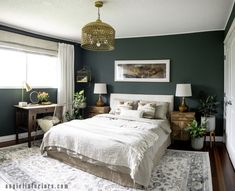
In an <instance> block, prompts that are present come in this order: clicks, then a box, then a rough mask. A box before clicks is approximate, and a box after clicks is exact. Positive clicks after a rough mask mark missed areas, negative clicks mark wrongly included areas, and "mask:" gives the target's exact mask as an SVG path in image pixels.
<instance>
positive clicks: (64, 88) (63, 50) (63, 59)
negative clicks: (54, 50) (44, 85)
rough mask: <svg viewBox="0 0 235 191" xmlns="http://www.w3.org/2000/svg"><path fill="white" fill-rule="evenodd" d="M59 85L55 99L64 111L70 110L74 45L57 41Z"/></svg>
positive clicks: (72, 90)
mask: <svg viewBox="0 0 235 191" xmlns="http://www.w3.org/2000/svg"><path fill="white" fill-rule="evenodd" d="M58 58H59V65H60V66H59V86H58V95H57V101H58V104H60V105H63V106H64V112H66V111H69V112H71V110H72V102H73V95H74V46H73V45H69V44H64V43H59V50H58Z"/></svg>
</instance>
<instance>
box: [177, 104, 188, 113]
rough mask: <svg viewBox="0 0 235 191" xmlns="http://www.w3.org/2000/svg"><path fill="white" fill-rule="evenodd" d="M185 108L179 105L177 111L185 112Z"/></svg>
mask: <svg viewBox="0 0 235 191" xmlns="http://www.w3.org/2000/svg"><path fill="white" fill-rule="evenodd" d="M187 109H188V108H187V106H186V105H179V111H180V112H185V111H187Z"/></svg>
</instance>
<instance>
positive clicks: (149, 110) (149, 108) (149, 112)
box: [137, 102, 156, 119]
mask: <svg viewBox="0 0 235 191" xmlns="http://www.w3.org/2000/svg"><path fill="white" fill-rule="evenodd" d="M137 110H139V111H143V112H144V113H143V117H144V118H148V119H154V117H155V110H156V104H155V103H151V102H150V103H143V102H139V103H138V108H137Z"/></svg>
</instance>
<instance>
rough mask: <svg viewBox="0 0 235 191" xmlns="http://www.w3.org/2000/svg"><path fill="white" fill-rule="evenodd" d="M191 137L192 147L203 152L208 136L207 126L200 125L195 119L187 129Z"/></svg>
mask: <svg viewBox="0 0 235 191" xmlns="http://www.w3.org/2000/svg"><path fill="white" fill-rule="evenodd" d="M185 130H186V131H188V132H189V134H190V136H191V146H192V148H193V149H195V150H201V149H202V148H203V146H204V135H205V134H206V125H205V124H204V123H201V124H199V123H198V122H197V121H196V120H195V119H194V120H193V121H192V122H191V123H189V124H188V126H187V128H186V129H185Z"/></svg>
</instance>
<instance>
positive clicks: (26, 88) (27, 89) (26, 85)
mask: <svg viewBox="0 0 235 191" xmlns="http://www.w3.org/2000/svg"><path fill="white" fill-rule="evenodd" d="M23 87H24V88H25V90H26V92H29V91H31V90H32V88H31V87H30V85H29V84H28V83H27V82H24V83H23Z"/></svg>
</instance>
